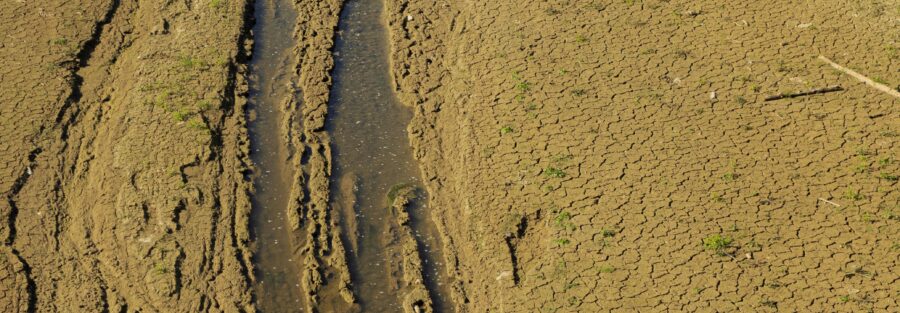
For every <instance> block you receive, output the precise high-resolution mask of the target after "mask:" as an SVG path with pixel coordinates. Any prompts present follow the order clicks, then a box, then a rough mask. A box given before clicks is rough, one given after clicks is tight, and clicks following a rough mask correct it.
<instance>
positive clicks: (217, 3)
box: [209, 0, 225, 9]
mask: <svg viewBox="0 0 900 313" xmlns="http://www.w3.org/2000/svg"><path fill="white" fill-rule="evenodd" d="M223 4H225V0H210V1H209V7H210V8H213V9H218V8H220V7H222V5H223Z"/></svg>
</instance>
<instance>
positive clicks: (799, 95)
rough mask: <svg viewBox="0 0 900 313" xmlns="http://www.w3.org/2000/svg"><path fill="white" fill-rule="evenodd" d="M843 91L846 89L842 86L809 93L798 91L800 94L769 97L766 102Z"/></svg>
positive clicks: (814, 90)
mask: <svg viewBox="0 0 900 313" xmlns="http://www.w3.org/2000/svg"><path fill="white" fill-rule="evenodd" d="M842 90H844V88H841V86H830V87H825V88H819V89H813V90H808V91H798V92H792V93H783V94H780V95H775V96H768V97H766V101H775V100H781V99H787V98H796V97H802V96H809V95H815V94H822V93H829V92H835V91H842Z"/></svg>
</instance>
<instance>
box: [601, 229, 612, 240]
mask: <svg viewBox="0 0 900 313" xmlns="http://www.w3.org/2000/svg"><path fill="white" fill-rule="evenodd" d="M600 234H601V235H602V236H603V238H612V237H613V236H615V235H616V231H615V230H612V229H606V228H604V229H603V230H601V231H600Z"/></svg>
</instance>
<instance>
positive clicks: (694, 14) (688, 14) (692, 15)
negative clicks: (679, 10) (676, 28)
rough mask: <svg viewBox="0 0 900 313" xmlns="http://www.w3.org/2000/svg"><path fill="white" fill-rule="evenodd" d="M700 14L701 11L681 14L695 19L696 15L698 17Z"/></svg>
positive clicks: (689, 11) (688, 11)
mask: <svg viewBox="0 0 900 313" xmlns="http://www.w3.org/2000/svg"><path fill="white" fill-rule="evenodd" d="M700 13H703V11H702V10H696V11H694V10H687V11H684V12H683V14H684V15H685V16H688V17H697V15H700Z"/></svg>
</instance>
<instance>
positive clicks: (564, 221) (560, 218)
mask: <svg viewBox="0 0 900 313" xmlns="http://www.w3.org/2000/svg"><path fill="white" fill-rule="evenodd" d="M571 220H572V214H570V213H569V212H566V211H562V212H559V214H557V215H556V217H554V218H553V224H554V225H556V227H558V228H560V229H563V230H575V224H573V223H572V221H571Z"/></svg>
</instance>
